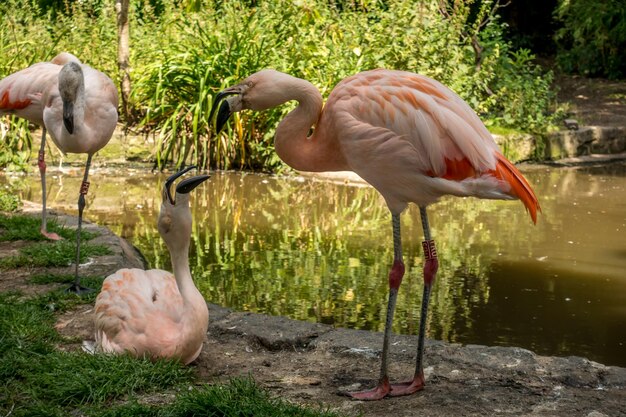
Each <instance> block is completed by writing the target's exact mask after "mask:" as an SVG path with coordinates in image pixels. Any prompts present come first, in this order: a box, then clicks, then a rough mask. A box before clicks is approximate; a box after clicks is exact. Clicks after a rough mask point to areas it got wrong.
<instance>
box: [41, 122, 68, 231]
mask: <svg viewBox="0 0 626 417" xmlns="http://www.w3.org/2000/svg"><path fill="white" fill-rule="evenodd" d="M37 165H38V166H39V175H40V176H41V205H42V208H41V229H40V232H41V234H42V235H44V236H45V237H46V238H48V239H50V240H61V239H63V238H62V237H61V236H59V235H58V234H56V233H52V232H48V220H47V214H48V213H47V210H46V197H47V195H46V194H47V192H46V128H45V127H44V128H43V133H42V134H41V146H40V148H39V157H38V158H37Z"/></svg>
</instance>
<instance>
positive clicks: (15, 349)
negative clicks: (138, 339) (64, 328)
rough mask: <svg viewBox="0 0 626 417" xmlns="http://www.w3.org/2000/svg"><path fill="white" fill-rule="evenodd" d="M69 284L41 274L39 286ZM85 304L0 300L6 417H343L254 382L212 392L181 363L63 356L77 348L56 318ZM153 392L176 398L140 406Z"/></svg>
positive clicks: (1, 404)
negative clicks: (302, 404) (285, 397)
mask: <svg viewBox="0 0 626 417" xmlns="http://www.w3.org/2000/svg"><path fill="white" fill-rule="evenodd" d="M66 278H67V276H64V275H58V276H53V275H45V276H44V275H42V276H40V277H39V278H36V280H37V281H40V282H44V281H45V282H57V281H64V280H65V279H66ZM86 281H89V282H86V283H87V284H88V285H90V286H91V287H92V288H99V285H98V282H100V283H101V279H100V278H98V277H94V278H88V279H86ZM94 294H95V293H94ZM94 297H95V295H94ZM84 302H93V298H91V300H90V301H88V300H85V297H76V296H75V295H73V294H66V293H64V292H63V291H61V290H59V291H53V292H50V293H48V294H45V295H41V296H37V297H34V298H29V299H25V298H24V297H22V296H21V295H20V294H7V293H0V415H2V416H4V415H11V416H16V417H19V416H67V415H85V416H96V417H113V416H118V417H122V416H124V417H126V416H128V417H131V416H163V417H166V416H167V417H170V416H171V417H174V416H181V417H182V416H233V417H239V416H241V417H244V416H258V417H263V416H275V417H282V416H295V415H297V416H303V417H333V416H338V414H335V413H332V412H328V411H325V410H321V409H320V410H317V409H306V408H303V407H300V406H297V405H293V404H290V403H288V402H286V401H284V400H282V399H279V398H276V397H273V396H272V395H271V394H270V393H269V392H268V391H267V390H264V389H262V388H260V387H259V386H258V385H256V383H255V382H254V381H253V380H252V379H250V378H244V379H234V380H232V381H230V382H229V383H227V384H218V385H209V384H206V383H205V381H197V380H196V379H195V375H194V370H193V367H186V366H183V365H181V364H180V363H178V362H175V361H167V360H162V361H157V362H154V363H153V362H150V361H148V360H138V359H135V358H131V357H130V356H127V355H121V356H116V355H103V354H99V355H90V354H87V353H83V352H75V351H70V352H66V351H62V350H60V349H58V347H59V346H63V345H64V344H67V343H70V342H78V341H77V340H74V339H67V338H64V337H63V336H61V335H59V334H58V333H57V332H56V331H55V330H54V323H55V320H56V316H55V313H56V312H59V311H65V310H67V309H69V308H71V307H72V306H74V305H75V304H76V303H84ZM80 319H81V320H83V318H80ZM84 319H89V318H88V317H86V318H84ZM154 393H167V394H174V397H175V398H174V399H173V400H172V402H170V403H166V404H159V405H147V404H144V403H142V402H140V401H141V399H142V398H145V397H146V396H149V395H151V394H154ZM165 398H169V396H165Z"/></svg>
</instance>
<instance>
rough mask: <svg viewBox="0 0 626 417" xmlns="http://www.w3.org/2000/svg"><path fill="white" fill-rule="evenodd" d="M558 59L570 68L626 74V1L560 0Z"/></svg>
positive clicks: (599, 73)
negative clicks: (560, 26)
mask: <svg viewBox="0 0 626 417" xmlns="http://www.w3.org/2000/svg"><path fill="white" fill-rule="evenodd" d="M555 18H556V20H557V21H559V22H560V23H561V24H562V25H563V27H562V28H561V29H559V30H558V31H557V33H556V35H555V41H556V43H557V48H558V50H557V62H558V64H559V66H560V67H561V68H563V69H564V70H565V71H567V72H578V73H581V74H583V75H587V76H605V77H609V78H622V77H626V2H624V1H623V0H559V5H558V7H557V9H556V11H555Z"/></svg>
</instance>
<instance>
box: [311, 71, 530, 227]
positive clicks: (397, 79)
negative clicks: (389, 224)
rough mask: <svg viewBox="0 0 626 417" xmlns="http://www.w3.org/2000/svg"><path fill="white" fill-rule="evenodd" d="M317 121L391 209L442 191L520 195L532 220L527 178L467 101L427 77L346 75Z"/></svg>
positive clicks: (484, 195) (434, 197)
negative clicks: (504, 154) (506, 156)
mask: <svg viewBox="0 0 626 417" xmlns="http://www.w3.org/2000/svg"><path fill="white" fill-rule="evenodd" d="M317 128H318V129H319V130H320V131H321V134H323V135H325V136H328V139H326V140H329V141H336V142H337V143H338V144H339V147H340V149H341V153H342V154H343V155H344V158H345V160H346V163H347V165H348V168H349V170H351V171H354V172H356V173H357V174H359V176H361V177H362V178H363V179H364V180H366V181H367V182H368V183H370V184H371V185H372V186H373V187H374V188H376V189H377V190H378V191H379V192H380V193H381V194H382V195H383V197H384V198H385V200H386V202H387V204H388V206H389V208H390V210H391V211H392V212H394V213H400V212H402V211H403V210H404V209H405V208H406V205H407V204H408V203H409V202H412V203H415V204H417V205H419V206H427V205H430V204H432V203H434V202H436V201H437V200H438V198H439V197H441V196H443V195H455V196H473V197H478V198H489V199H504V200H510V199H516V198H521V199H522V201H523V202H524V204H525V205H526V207H527V209H528V210H529V211H530V214H531V217H532V218H533V221H536V210H537V207H538V203H537V199H536V197H534V194H533V193H532V190H531V189H530V187H529V186H528V183H527V182H526V180H525V179H524V178H523V176H522V175H521V174H520V173H519V171H518V170H517V169H516V168H515V167H514V166H513V165H512V164H511V163H510V162H509V161H507V160H506V158H504V156H503V155H502V153H501V152H500V150H499V148H498V146H497V145H496V143H495V142H494V140H493V138H492V136H491V134H490V133H489V131H488V130H487V128H485V126H484V125H483V123H482V122H481V120H480V119H479V118H478V116H477V115H476V113H475V112H474V111H473V110H472V109H471V108H470V107H469V106H468V105H467V103H465V102H464V101H463V100H462V99H461V98H460V97H459V96H458V95H456V94H455V93H454V92H452V90H450V89H448V88H447V87H445V86H444V85H443V84H441V83H439V82H437V81H435V80H433V79H430V78H428V77H425V76H422V75H418V74H413V73H410V72H404V71H392V70H384V69H378V70H373V71H367V72H362V73H359V74H356V75H354V76H351V77H348V78H346V79H345V80H343V81H341V82H340V83H339V84H337V86H336V87H335V88H334V89H333V91H332V92H331V94H330V96H329V97H328V101H327V103H326V106H324V109H323V111H322V113H321V117H320V118H319V123H318V125H317ZM311 140H315V133H314V135H313V137H312V138H311Z"/></svg>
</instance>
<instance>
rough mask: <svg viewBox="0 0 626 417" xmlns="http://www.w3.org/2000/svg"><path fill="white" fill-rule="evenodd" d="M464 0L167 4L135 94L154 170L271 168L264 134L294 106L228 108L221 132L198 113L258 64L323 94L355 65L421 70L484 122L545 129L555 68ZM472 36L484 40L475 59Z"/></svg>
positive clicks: (483, 7)
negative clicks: (515, 46)
mask: <svg viewBox="0 0 626 417" xmlns="http://www.w3.org/2000/svg"><path fill="white" fill-rule="evenodd" d="M473 3H474V2H471V1H470V2H465V3H463V2H461V3H459V4H462V5H464V6H462V7H461V6H460V7H456V6H455V8H453V9H452V10H450V11H449V13H447V14H444V13H442V12H441V11H440V9H439V2H435V1H426V2H422V3H420V4H419V5H415V4H412V3H410V2H404V1H389V2H385V3H381V2H363V4H364V6H363V7H353V8H350V7H344V8H343V9H341V10H340V9H339V8H338V7H335V6H333V5H329V3H327V2H322V1H320V0H308V1H303V2H291V1H282V0H273V1H267V2H261V3H260V4H258V5H257V6H255V7H247V6H245V5H243V2H235V3H233V2H231V3H227V4H222V5H221V6H220V7H217V6H214V7H213V6H211V5H208V6H206V7H205V8H203V9H202V10H201V11H200V12H199V13H195V14H189V13H185V14H182V13H180V12H179V11H176V10H170V11H169V12H168V13H166V16H167V21H166V22H165V25H164V26H163V30H161V31H160V33H161V34H162V36H163V37H164V38H165V39H167V41H168V45H163V47H162V49H161V54H160V56H155V57H153V62H152V63H151V64H150V65H148V66H147V67H146V68H145V71H142V73H141V74H136V79H135V91H134V94H133V96H134V102H135V103H143V107H142V106H141V105H137V106H136V107H137V108H141V109H142V110H141V113H142V114H143V115H144V117H143V126H144V127H145V128H147V129H148V131H158V137H157V151H156V159H157V165H159V166H163V165H165V164H168V163H174V164H176V165H181V164H182V163H183V162H184V161H186V162H193V163H196V164H198V165H201V166H206V165H208V166H210V167H212V168H220V169H232V168H238V169H241V168H246V169H267V170H274V169H277V168H278V167H280V166H281V165H280V161H279V160H278V159H277V157H276V155H275V153H274V152H273V139H272V138H273V134H274V129H275V127H276V125H277V124H278V122H279V120H280V119H281V118H282V117H283V116H284V115H285V114H286V112H287V111H288V110H290V109H291V108H293V105H294V104H293V103H292V104H290V105H286V106H282V107H281V108H278V109H274V110H272V111H270V112H262V113H259V112H244V113H241V114H237V115H235V117H234V118H233V119H232V120H231V123H230V127H229V129H227V130H226V131H225V133H223V134H221V135H218V136H215V135H214V134H213V132H212V129H211V125H210V121H209V120H207V115H208V110H209V109H210V107H211V105H212V97H213V95H214V94H215V93H216V92H218V91H220V90H221V89H223V88H224V87H225V86H228V85H232V84H234V83H236V82H238V81H240V80H241V79H243V78H245V77H246V76H247V75H249V74H251V73H253V72H255V71H258V70H260V69H262V68H265V67H272V68H275V69H277V70H280V71H284V72H288V73H290V74H292V75H294V76H297V77H301V78H305V79H307V80H309V81H311V82H312V83H313V84H314V85H316V86H317V87H318V88H320V90H321V92H322V94H323V95H324V96H325V97H327V96H328V94H329V93H330V91H331V90H332V88H333V87H334V86H335V85H336V84H337V83H338V82H339V81H340V80H341V79H343V78H345V77H347V76H349V75H351V74H354V73H356V72H359V71H364V70H368V69H373V68H378V67H386V68H393V69H403V70H408V71H413V72H418V73H422V74H424V75H427V76H430V77H433V78H435V79H437V80H439V81H441V82H443V83H444V84H446V85H448V86H449V87H450V88H452V89H453V90H454V91H455V92H457V93H458V94H459V95H460V96H461V97H462V98H463V99H465V100H466V101H468V102H469V103H470V105H471V106H472V107H473V108H474V109H475V110H476V111H478V112H479V114H481V115H482V116H483V117H484V118H487V119H490V122H491V123H496V124H499V125H503V126H509V127H517V128H520V129H521V130H526V131H531V130H532V131H541V130H542V129H545V128H546V125H547V124H548V123H549V122H550V119H549V117H548V111H549V105H550V103H551V100H552V94H551V91H550V83H551V79H552V74H551V73H550V72H548V73H546V74H544V73H543V70H542V69H541V68H540V67H539V66H537V65H535V64H534V63H533V62H532V59H533V58H534V57H533V56H532V55H531V54H530V53H529V52H528V51H525V50H523V51H519V52H516V51H513V50H512V49H511V47H510V44H509V43H507V42H505V41H504V40H503V38H502V34H503V30H504V27H503V25H502V24H501V23H499V22H498V20H497V16H494V18H493V19H491V20H489V23H488V24H487V25H482V24H481V22H483V20H482V17H484V16H485V14H487V13H489V11H490V10H491V6H492V2H490V1H484V2H481V3H476V4H475V7H473V8H472V7H470V6H471V5H472V4H473ZM174 22H177V23H178V24H174ZM172 27H174V28H175V30H174V31H173V32H172V30H171V29H168V28H172ZM473 35H474V36H475V38H474V39H476V40H477V41H478V42H480V43H481V45H482V46H483V50H482V56H481V60H480V65H477V62H476V60H477V58H476V55H475V53H474V50H473V49H472V46H471V44H472V41H473V38H472V36H473Z"/></svg>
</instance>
